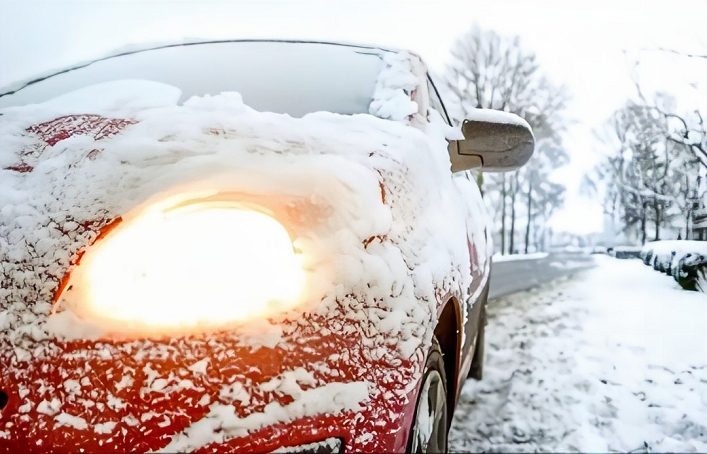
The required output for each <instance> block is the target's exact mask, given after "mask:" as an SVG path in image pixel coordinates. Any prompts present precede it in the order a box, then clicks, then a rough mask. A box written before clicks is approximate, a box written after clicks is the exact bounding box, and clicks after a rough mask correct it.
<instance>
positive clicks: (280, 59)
mask: <svg viewBox="0 0 707 454" xmlns="http://www.w3.org/2000/svg"><path fill="white" fill-rule="evenodd" d="M384 52H386V51H383V50H380V49H369V48H364V47H355V46H347V45H337V44H327V43H303V42H280V41H231V42H212V43H199V44H185V45H175V46H168V47H162V48H156V49H150V50H145V51H137V52H132V53H128V54H123V55H119V56H115V57H109V58H106V59H103V60H98V61H95V62H93V63H90V64H88V65H85V66H82V67H79V68H76V69H72V70H69V71H65V72H62V73H59V74H56V75H54V76H51V77H48V78H46V79H43V80H39V81H35V82H32V83H30V84H28V85H26V86H25V87H23V88H21V89H19V90H17V91H15V92H14V93H12V92H10V93H5V94H3V95H0V108H2V107H9V106H22V105H26V104H36V103H41V102H45V101H48V100H50V99H52V98H55V97H57V96H60V95H63V94H66V93H69V92H72V91H75V90H78V89H81V88H84V87H89V86H92V85H95V84H99V83H104V82H111V81H120V80H128V79H129V80H148V81H154V82H160V83H163V84H168V85H172V86H175V87H177V88H179V89H180V90H181V91H182V96H181V98H180V100H179V102H180V103H182V102H184V101H185V100H187V99H189V98H190V97H192V96H203V95H218V94H220V93H222V92H230V91H236V92H239V93H240V94H241V95H242V97H243V101H244V102H245V103H246V104H247V105H249V106H251V107H252V108H254V109H256V110H260V111H267V112H276V113H286V114H289V115H292V116H294V117H301V116H303V115H305V114H307V113H310V112H318V111H328V112H335V113H340V114H357V113H368V106H369V104H370V103H371V99H372V97H373V91H374V89H375V84H376V79H377V77H378V73H379V72H380V71H381V69H382V67H383V61H382V59H381V55H382V53H384Z"/></svg>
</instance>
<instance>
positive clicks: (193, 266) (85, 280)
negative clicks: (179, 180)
mask: <svg viewBox="0 0 707 454" xmlns="http://www.w3.org/2000/svg"><path fill="white" fill-rule="evenodd" d="M71 285H72V287H73V290H72V292H71V293H73V295H70V296H69V295H67V299H66V301H67V303H68V304H69V306H70V307H71V308H72V310H73V311H74V312H75V313H76V314H77V315H78V316H79V317H81V318H86V319H88V320H92V321H98V322H104V323H101V324H108V326H111V325H112V326H121V325H122V328H127V329H128V330H130V331H135V330H139V331H144V332H158V333H159V332H174V331H189V330H193V329H194V328H198V329H201V328H205V327H214V326H216V327H217V326H222V325H224V324H227V323H229V322H232V321H237V320H244V319H248V318H251V317H257V316H267V315H268V314H269V313H272V311H281V310H283V309H287V308H289V307H292V306H293V305H294V304H296V303H297V302H298V301H297V300H298V297H299V296H300V293H301V291H302V288H303V285H304V272H303V270H302V266H301V261H300V256H299V255H298V254H295V252H294V250H293V246H292V242H291V240H290V237H289V236H288V234H287V231H286V230H285V228H284V227H283V226H282V225H280V224H279V223H278V222H277V221H275V220H274V219H273V218H271V217H270V216H267V215H265V214H263V213H260V212H257V211H251V210H248V209H243V208H241V207H238V206H234V205H233V204H232V205H231V206H228V205H227V204H226V205H225V204H224V203H194V204H187V205H182V206H179V207H177V208H173V209H171V210H167V211H163V210H157V209H155V210H151V211H149V210H148V211H147V212H146V213H144V214H142V215H141V216H140V217H139V218H137V219H135V220H133V221H131V222H128V223H126V225H124V226H119V227H118V228H117V229H116V230H114V231H113V232H111V233H110V234H109V235H108V236H107V237H106V238H105V239H103V240H101V241H99V242H97V243H96V244H95V245H94V246H93V247H92V248H90V249H89V250H88V251H87V252H86V254H85V255H84V256H83V257H82V259H81V264H80V266H79V267H78V268H77V269H76V270H75V271H74V272H73V273H72V276H71Z"/></svg>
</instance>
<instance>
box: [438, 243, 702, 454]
mask: <svg viewBox="0 0 707 454" xmlns="http://www.w3.org/2000/svg"><path fill="white" fill-rule="evenodd" d="M596 261H597V263H598V266H597V267H596V268H593V269H592V270H588V271H586V272H583V273H582V274H581V275H579V276H578V277H577V278H574V279H572V280H570V281H560V282H557V283H555V284H554V285H550V286H547V287H546V288H544V289H540V290H532V291H528V292H522V293H518V294H515V295H511V296H506V297H502V298H499V299H497V300H496V301H495V304H492V305H490V306H489V309H488V314H489V323H488V325H487V327H486V336H487V339H486V340H487V344H486V345H487V350H486V354H487V361H486V365H485V370H484V374H485V375H484V380H482V381H480V382H474V381H467V382H466V384H465V385H464V389H463V391H462V394H461V397H460V404H459V406H458V408H457V411H456V415H455V421H454V422H453V424H452V431H451V436H450V451H453V452H614V451H617V452H705V451H707V355H705V351H706V350H707V331H705V323H707V304H705V298H704V295H702V294H701V293H695V292H685V291H683V290H681V289H680V288H679V287H678V286H677V285H676V284H675V283H674V282H672V281H670V280H667V279H656V278H655V273H654V272H653V271H652V270H649V269H647V268H645V267H644V266H642V265H641V263H640V262H638V261H637V260H614V259H611V258H608V257H602V256H599V257H596Z"/></svg>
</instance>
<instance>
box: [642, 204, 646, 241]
mask: <svg viewBox="0 0 707 454" xmlns="http://www.w3.org/2000/svg"><path fill="white" fill-rule="evenodd" d="M642 207H643V212H642V213H641V245H645V244H646V208H647V204H646V202H643V204H642Z"/></svg>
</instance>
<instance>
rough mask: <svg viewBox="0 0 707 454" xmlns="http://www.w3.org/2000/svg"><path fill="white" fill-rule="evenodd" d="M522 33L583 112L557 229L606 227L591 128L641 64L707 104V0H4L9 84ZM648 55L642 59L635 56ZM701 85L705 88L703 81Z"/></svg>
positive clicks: (440, 60) (2, 37) (649, 80)
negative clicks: (116, 56)
mask: <svg viewBox="0 0 707 454" xmlns="http://www.w3.org/2000/svg"><path fill="white" fill-rule="evenodd" d="M474 22H477V23H478V24H479V25H481V26H482V27H483V28H493V29H495V30H497V31H499V32H501V33H503V34H517V35H520V36H521V43H522V45H523V46H524V47H526V48H527V49H529V50H532V51H534V52H536V54H537V56H538V60H539V62H540V64H541V65H542V69H543V70H544V72H545V73H546V74H547V75H548V76H549V77H550V78H551V79H552V80H553V81H555V82H556V83H557V84H564V85H566V86H567V88H568V90H569V92H570V94H571V96H572V102H571V104H570V106H569V107H570V108H569V112H568V113H569V115H571V117H572V118H573V119H574V120H575V121H576V123H575V125H574V126H573V127H572V128H571V129H570V131H569V134H568V135H567V138H566V146H567V150H568V152H569V153H570V154H571V158H572V163H571V164H570V166H568V167H567V168H563V169H562V170H561V171H559V172H558V173H557V174H556V175H554V176H553V178H554V179H556V180H557V181H560V182H563V183H566V184H567V185H568V189H569V191H570V193H569V196H568V199H567V203H568V207H567V209H565V210H563V212H561V213H560V214H559V215H558V216H556V218H555V219H554V220H553V225H554V226H555V227H556V228H557V229H565V230H570V231H576V232H585V231H592V230H598V229H600V228H601V216H600V212H601V210H600V208H599V203H598V201H596V200H586V199H583V198H581V197H579V196H577V195H576V189H577V184H578V182H579V180H580V179H581V176H582V175H583V174H584V172H586V171H587V170H588V169H589V168H591V166H592V165H593V164H594V163H595V162H596V160H597V159H598V154H597V153H598V152H599V151H600V150H599V149H600V145H599V144H597V142H596V141H595V140H594V139H593V137H592V130H594V129H596V128H599V127H600V126H601V124H602V123H603V121H604V120H605V119H606V118H607V117H608V116H609V115H611V113H612V112H613V111H614V110H615V109H617V108H618V107H620V106H621V105H622V104H623V103H624V101H625V99H626V98H627V97H629V96H632V95H633V94H634V89H633V85H632V81H631V78H630V77H629V74H630V72H631V71H634V74H636V75H637V76H638V77H639V79H640V80H641V82H642V83H643V84H645V85H646V86H647V87H649V88H650V89H661V90H665V91H668V92H671V93H674V94H675V95H676V96H677V97H678V100H679V104H680V105H679V107H680V108H683V109H694V108H698V107H700V108H702V109H703V111H704V110H707V59H699V60H698V59H687V58H685V57H680V56H678V55H674V54H670V53H666V52H660V51H657V49H658V48H660V47H664V48H670V49H675V50H679V51H683V52H696V53H702V54H705V53H707V26H706V22H707V0H670V1H667V0H666V1H649V0H645V1H639V0H636V1H627V0H612V1H604V0H591V1H571V0H546V1H533V0H522V1H510V0H505V1H504V0H487V1H484V2H480V1H476V0H473V1H464V2H454V1H444V0H440V1H434V2H432V1H405V2H403V1H384V0H378V1H368V2H346V1H336V2H335V1H166V0H142V1H138V0H122V1H120V0H112V1H107V0H104V1H101V0H94V1H61V0H52V1H46V2H38V1H28V0H0V87H1V86H4V85H7V84H9V83H11V82H14V81H17V80H21V79H24V78H28V77H31V76H33V75H36V74H38V73H41V72H44V71H47V70H50V69H54V68H59V67H62V66H66V65H70V64H72V63H75V62H77V61H82V60H90V59H92V58H95V57H98V56H102V55H105V54H107V53H110V52H111V51H112V50H114V49H116V48H119V47H121V46H123V45H125V44H130V43H143V42H156V41H159V42H162V41H170V40H171V41H174V40H178V39H181V38H184V37H186V38H189V37H196V38H200V37H201V38H262V37H268V38H307V39H310V38H311V39H330V40H345V41H354V42H361V43H368V44H381V45H388V46H395V47H402V48H409V49H412V50H414V51H417V52H418V53H420V54H421V55H422V56H423V57H424V58H425V60H426V61H427V62H428V64H429V66H430V67H431V68H432V69H433V70H435V71H437V72H441V71H443V69H444V65H445V63H446V62H447V61H448V58H449V48H450V47H451V45H452V44H453V42H454V40H455V39H457V38H458V37H459V36H460V35H462V34H463V33H464V32H466V31H467V30H468V29H469V28H470V26H471V25H472V23H474ZM637 60H640V62H641V64H640V65H639V66H638V67H636V68H634V63H635V62H636V61H637ZM695 86H696V88H695Z"/></svg>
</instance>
